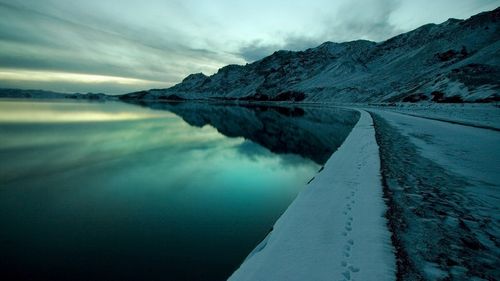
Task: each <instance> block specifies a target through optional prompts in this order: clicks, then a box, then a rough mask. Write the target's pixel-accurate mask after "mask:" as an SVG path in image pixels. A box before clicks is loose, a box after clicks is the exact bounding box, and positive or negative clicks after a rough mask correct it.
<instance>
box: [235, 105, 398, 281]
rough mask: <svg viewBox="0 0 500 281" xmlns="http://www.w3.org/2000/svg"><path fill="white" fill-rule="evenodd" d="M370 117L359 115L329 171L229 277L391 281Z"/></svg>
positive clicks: (390, 258)
mask: <svg viewBox="0 0 500 281" xmlns="http://www.w3.org/2000/svg"><path fill="white" fill-rule="evenodd" d="M385 208H386V207H385V204H384V201H383V199H382V186H381V176H380V158H379V148H378V146H377V143H376V140H375V131H374V128H373V121H372V119H371V117H370V115H369V114H368V113H367V112H365V111H362V112H361V116H360V119H359V121H358V123H357V124H356V126H355V127H354V129H353V130H352V132H351V134H350V135H349V136H348V137H347V139H346V140H345V142H344V143H343V144H342V146H341V147H340V148H339V149H338V151H337V152H335V153H334V154H333V155H332V157H331V158H330V159H329V160H328V162H327V163H326V164H325V167H324V169H323V170H322V171H321V172H320V173H319V174H318V175H316V177H315V179H314V180H312V182H311V183H310V184H309V185H308V186H307V187H306V188H305V189H304V190H303V191H302V192H301V193H300V194H299V196H298V197H297V198H296V199H295V201H294V202H293V203H292V204H291V205H290V207H289V208H288V209H287V210H286V212H285V213H284V214H283V215H282V216H281V217H280V218H279V219H278V221H277V222H276V224H275V225H274V228H273V230H272V231H271V232H270V234H269V235H268V237H266V239H265V240H264V241H263V242H262V243H261V244H260V245H259V246H257V248H256V249H255V250H254V251H253V252H252V253H251V254H250V255H249V256H248V257H247V259H246V260H245V261H244V262H243V264H242V265H241V267H240V268H239V269H238V270H237V271H236V272H235V273H234V274H233V275H232V276H231V277H230V278H229V280H262V281H264V280H300V281H302V280H365V281H366V280H394V279H395V257H394V252H393V248H392V244H391V239H390V235H391V234H390V232H389V231H388V228H387V222H386V219H385V217H384V214H385Z"/></svg>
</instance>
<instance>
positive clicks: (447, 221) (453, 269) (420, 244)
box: [369, 106, 500, 280]
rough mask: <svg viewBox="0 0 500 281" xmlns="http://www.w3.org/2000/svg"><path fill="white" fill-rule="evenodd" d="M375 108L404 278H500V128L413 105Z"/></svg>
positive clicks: (372, 109)
mask: <svg viewBox="0 0 500 281" xmlns="http://www.w3.org/2000/svg"><path fill="white" fill-rule="evenodd" d="M441 108H445V107H444V106H443V107H441ZM369 111H370V112H373V113H374V119H375V125H376V132H377V137H378V141H379V144H380V147H381V152H380V155H381V160H382V170H383V171H384V178H385V183H386V184H387V188H388V189H389V191H390V192H389V193H388V194H390V197H391V198H389V199H388V202H390V205H389V208H390V209H391V210H392V217H391V223H392V224H393V227H391V230H393V231H394V233H393V234H394V235H395V237H396V241H398V243H399V244H398V245H397V246H396V247H397V248H398V253H397V254H398V256H403V257H406V258H407V261H406V262H407V263H406V264H405V265H406V267H404V265H402V264H399V265H398V266H402V268H404V270H405V272H400V273H401V274H402V276H403V277H404V278H403V280H406V279H408V280H419V279H424V280H441V279H444V280H474V279H478V280H479V278H481V279H485V280H494V279H496V278H495V277H498V272H497V271H496V270H497V269H498V257H499V256H500V248H499V247H498V244H497V243H498V242H496V241H498V240H499V239H500V235H499V234H500V198H499V197H498V190H499V188H500V174H499V173H498V168H499V167H500V149H498V144H499V143H500V132H498V131H497V130H492V129H485V128H477V127H472V126H465V125H460V124H456V122H457V121H456V120H453V115H451V114H446V113H445V115H446V118H449V119H450V121H452V122H455V123H451V122H444V121H438V120H431V119H428V118H422V117H418V116H415V114H412V115H408V113H411V110H407V111H405V114H402V113H396V112H390V111H387V109H385V108H384V109H383V110H382V109H374V108H371V109H369ZM444 111H445V112H446V110H444ZM417 114H424V115H425V111H424V112H423V113H422V112H417ZM456 117H457V118H458V119H461V118H462V117H461V116H459V115H456ZM484 121H485V120H480V117H479V116H476V118H475V119H474V122H479V123H482V124H484Z"/></svg>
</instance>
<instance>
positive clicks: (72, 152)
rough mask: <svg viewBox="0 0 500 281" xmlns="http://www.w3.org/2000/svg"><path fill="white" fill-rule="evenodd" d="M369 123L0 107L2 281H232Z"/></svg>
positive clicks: (308, 112)
mask: <svg viewBox="0 0 500 281" xmlns="http://www.w3.org/2000/svg"><path fill="white" fill-rule="evenodd" d="M356 121H357V114H355V113H352V112H348V111H341V110H333V109H328V110H326V109H325V110H322V109H317V108H310V109H306V108H291V107H262V106H245V107H242V106H229V105H225V106H224V105H215V104H201V103H177V104H167V103H161V104H142V105H129V104H124V103H118V102H108V103H70V102H53V101H51V102H46V101H45V102H33V101H1V102H0V160H1V162H0V270H1V272H0V279H1V280H224V279H226V278H227V277H228V276H229V275H230V274H231V273H232V272H233V271H234V270H235V269H236V268H237V267H238V265H239V264H240V263H241V261H242V260H243V259H244V258H245V256H246V255H247V254H248V253H249V252H250V251H251V250H252V249H253V248H254V247H255V245H256V244H257V243H258V242H259V241H260V240H261V239H263V238H264V236H265V235H266V233H267V232H268V231H269V229H270V227H271V226H272V224H273V223H274V221H275V220H276V219H277V218H278V217H279V216H280V215H281V213H282V212H283V211H284V210H285V209H286V207H287V206H288V205H289V204H290V202H291V201H292V200H293V198H294V197H295V196H296V195H297V193H298V192H299V191H300V189H301V188H303V187H304V186H305V184H306V183H307V181H308V180H309V179H310V178H311V177H312V176H314V174H315V173H316V171H317V170H318V169H319V168H320V166H321V164H323V163H324V161H326V159H328V157H329V155H330V154H331V153H332V152H333V151H334V150H335V149H336V147H337V146H339V145H340V144H341V143H342V141H343V140H344V138H345V137H346V135H347V134H348V133H349V131H350V130H351V127H352V125H353V124H354V123H355V122H356Z"/></svg>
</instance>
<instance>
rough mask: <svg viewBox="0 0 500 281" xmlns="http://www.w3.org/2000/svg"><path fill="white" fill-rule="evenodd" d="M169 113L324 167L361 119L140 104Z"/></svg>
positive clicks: (251, 107) (320, 112) (309, 110)
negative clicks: (298, 156)
mask: <svg viewBox="0 0 500 281" xmlns="http://www.w3.org/2000/svg"><path fill="white" fill-rule="evenodd" d="M137 104H139V105H142V106H145V107H149V108H152V109H158V110H167V111H169V112H172V113H174V114H176V115H178V116H179V117H181V118H182V119H183V120H184V121H185V122H187V123H188V124H190V125H192V126H196V127H203V126H205V125H210V126H212V127H214V128H215V129H217V131H219V132H220V133H222V134H224V135H225V136H228V137H244V138H245V139H248V140H251V141H253V142H255V143H258V144H260V145H262V146H264V147H266V148H267V149H269V150H270V151H272V152H274V153H279V154H283V153H292V154H298V155H300V156H302V157H306V158H309V159H311V160H313V161H314V162H316V163H318V164H320V165H323V164H324V163H325V162H326V161H327V160H328V158H329V157H330V155H331V154H332V153H333V152H334V151H335V150H337V148H338V147H339V146H340V145H341V144H342V142H343V141H344V139H345V138H346V137H347V135H348V134H349V132H350V131H351V129H352V127H353V126H354V124H355V123H356V122H357V120H358V118H359V113H358V112H356V111H352V110H346V109H340V108H316V107H297V106H268V105H256V104H245V105H233V104H217V103H200V102H175V103H174V102H172V103H169V102H140V103H137Z"/></svg>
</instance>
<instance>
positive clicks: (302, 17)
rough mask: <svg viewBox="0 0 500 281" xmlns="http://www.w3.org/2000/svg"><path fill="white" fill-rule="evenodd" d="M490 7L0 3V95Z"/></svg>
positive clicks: (249, 55)
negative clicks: (8, 90)
mask: <svg viewBox="0 0 500 281" xmlns="http://www.w3.org/2000/svg"><path fill="white" fill-rule="evenodd" d="M497 6H500V0H439V1H438V0H418V1H415V0H356V1H353V0H314V1H312V0H287V1H283V0H281V1H277V0H252V1H250V0H247V1H243V0H142V1H139V0H85V1H81V0H19V1H16V0H0V88H7V87H9V88H25V89H27V88H31V89H33V88H36V89H46V90H53V91H61V92H107V93H112V94H118V93H126V92H130V91H134V90H139V89H150V88H162V87H168V86H171V85H173V84H175V83H178V82H180V81H181V80H182V78H183V77H185V76H186V75H187V74H189V73H196V72H203V73H205V74H213V73H214V72H216V71H217V69H218V68H220V67H222V66H224V65H226V64H231V63H236V64H245V63H247V62H252V61H255V60H257V59H259V58H262V57H264V56H266V55H269V54H271V53H272V52H274V51H275V50H278V49H288V50H300V49H305V48H309V47H314V46H316V45H319V44H320V43H322V42H324V41H334V42H342V41H348V40H355V39H360V38H362V39H368V40H373V41H382V40H385V39H388V38H390V37H392V36H394V35H397V34H399V33H401V32H405V31H409V30H411V29H414V28H416V27H418V26H420V25H422V24H426V23H430V22H434V23H440V22H443V21H445V20H446V19H448V18H450V17H454V18H467V17H469V16H471V15H473V14H476V13H478V12H481V11H485V10H492V9H494V8H496V7H497Z"/></svg>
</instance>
